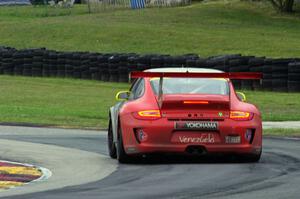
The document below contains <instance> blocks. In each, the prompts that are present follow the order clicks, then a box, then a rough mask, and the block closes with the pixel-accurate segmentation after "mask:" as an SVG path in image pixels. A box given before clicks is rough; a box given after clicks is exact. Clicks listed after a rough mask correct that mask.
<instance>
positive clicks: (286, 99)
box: [244, 91, 300, 121]
mask: <svg viewBox="0 0 300 199" xmlns="http://www.w3.org/2000/svg"><path fill="white" fill-rule="evenodd" d="M244 93H245V94H246V96H247V100H248V101H249V102H251V103H253V104H255V105H257V107H259V109H260V110H261V112H262V115H263V119H264V120H268V121H287V120H294V121H296V120H300V100H299V99H300V93H280V92H270V91H256V92H253V91H244Z"/></svg>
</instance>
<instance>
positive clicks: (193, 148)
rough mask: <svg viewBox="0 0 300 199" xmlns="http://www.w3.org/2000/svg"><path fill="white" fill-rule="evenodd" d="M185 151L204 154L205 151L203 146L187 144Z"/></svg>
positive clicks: (192, 153)
mask: <svg viewBox="0 0 300 199" xmlns="http://www.w3.org/2000/svg"><path fill="white" fill-rule="evenodd" d="M185 151H186V152H187V153H189V154H191V155H204V154H206V153H207V151H206V149H205V147H203V146H188V147H186V150H185Z"/></svg>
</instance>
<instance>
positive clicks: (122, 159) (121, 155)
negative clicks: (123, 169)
mask: <svg viewBox="0 0 300 199" xmlns="http://www.w3.org/2000/svg"><path fill="white" fill-rule="evenodd" d="M118 136H119V137H118V145H117V159H118V161H119V163H130V162H131V158H130V157H129V156H128V155H127V154H126V152H125V150H124V145H123V138H122V130H121V127H120V125H118Z"/></svg>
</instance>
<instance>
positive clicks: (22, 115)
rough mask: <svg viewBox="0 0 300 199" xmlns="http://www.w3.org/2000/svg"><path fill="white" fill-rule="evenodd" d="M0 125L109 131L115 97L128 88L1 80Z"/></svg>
mask: <svg viewBox="0 0 300 199" xmlns="http://www.w3.org/2000/svg"><path fill="white" fill-rule="evenodd" d="M0 82H1V83H0V93H1V95H0V113H1V114H0V122H16V123H34V124H50V125H53V126H64V127H78V128H81V127H92V128H101V127H104V128H105V127H106V123H107V116H108V109H109V107H110V106H111V105H113V104H114V103H115V100H114V99H115V98H114V96H115V93H116V92H117V91H118V90H124V89H125V88H127V87H128V84H121V83H103V82H97V81H87V80H71V79H55V78H26V77H8V76H0Z"/></svg>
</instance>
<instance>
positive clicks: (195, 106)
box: [107, 68, 262, 163]
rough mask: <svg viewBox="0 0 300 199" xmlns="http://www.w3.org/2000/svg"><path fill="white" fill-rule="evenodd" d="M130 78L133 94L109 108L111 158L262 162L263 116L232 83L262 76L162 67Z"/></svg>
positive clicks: (121, 94) (124, 94)
mask: <svg viewBox="0 0 300 199" xmlns="http://www.w3.org/2000/svg"><path fill="white" fill-rule="evenodd" d="M131 78H135V80H134V81H133V83H132V86H131V88H130V90H129V91H120V92H119V93H118V94H117V95H116V99H117V100H118V101H119V102H118V103H117V104H116V105H114V106H113V107H111V108H110V110H109V127H108V136H107V137H108V149H109V155H110V156H111V157H112V158H117V159H118V161H119V162H120V163H127V162H129V161H130V160H131V159H132V158H133V157H136V156H141V155H145V154H146V155H147V154H152V153H176V154H190V155H203V154H214V153H222V154H235V155H238V156H243V157H246V158H247V159H248V160H249V161H250V162H257V161H259V159H260V157H261V153H262V119H261V114H260V112H259V110H258V109H257V107H256V106H255V105H253V104H250V103H247V102H245V100H246V99H245V95H244V94H243V93H239V92H236V91H235V89H234V87H233V84H232V81H231V80H232V79H261V74H259V73H225V72H223V71H219V70H214V69H205V68H158V69H149V70H146V71H143V72H132V73H131Z"/></svg>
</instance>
